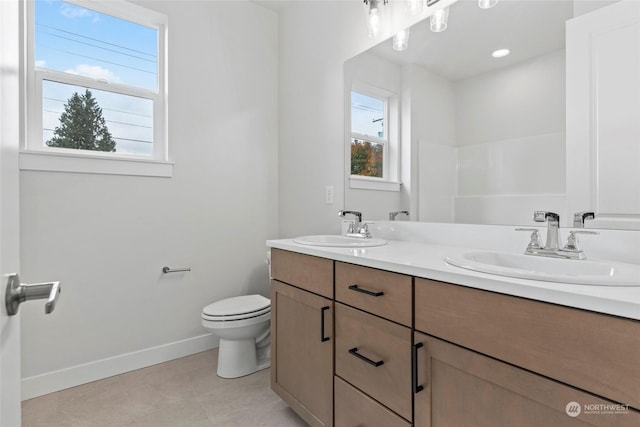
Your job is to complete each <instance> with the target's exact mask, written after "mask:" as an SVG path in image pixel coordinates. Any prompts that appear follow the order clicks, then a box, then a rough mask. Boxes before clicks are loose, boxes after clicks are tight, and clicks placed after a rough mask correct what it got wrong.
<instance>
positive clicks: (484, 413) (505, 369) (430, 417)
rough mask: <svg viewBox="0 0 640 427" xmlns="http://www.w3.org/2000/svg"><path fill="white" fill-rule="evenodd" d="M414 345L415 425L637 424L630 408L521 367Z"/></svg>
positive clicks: (430, 343) (446, 346) (420, 337)
mask: <svg viewBox="0 0 640 427" xmlns="http://www.w3.org/2000/svg"><path fill="white" fill-rule="evenodd" d="M415 343H416V345H417V346H418V347H419V348H416V349H415V350H414V351H416V352H417V353H416V354H417V360H418V363H417V368H418V369H417V372H415V374H416V379H417V385H418V386H422V390H421V391H418V392H417V393H416V394H415V419H414V421H415V423H414V425H415V426H416V427H427V426H429V427H450V426H474V427H513V426H518V427H540V426H563V427H564V426H567V427H571V426H602V427H605V426H629V427H631V426H638V425H640V414H639V413H638V412H637V411H634V410H633V409H627V408H626V407H624V406H622V405H616V404H613V403H612V402H609V401H606V400H604V399H601V398H598V397H596V396H594V395H591V394H588V393H585V392H582V391H579V390H577V389H575V388H573V387H568V386H566V385H564V384H562V383H559V382H556V381H553V380H550V379H548V378H545V377H542V376H539V375H536V374H533V373H531V372H529V371H525V370H524V369H519V368H517V367H515V366H512V365H508V364H506V363H503V362H500V361H498V360H496V359H493V358H490V357H487V356H484V355H482V354H479V353H476V352H473V351H470V350H467V349H465V348H463V347H458V346H456V345H453V344H450V343H447V342H445V341H441V340H438V339H436V338H432V337H429V336H427V335H424V334H420V333H417V332H416V333H415ZM420 344H422V346H420ZM604 405H610V406H604ZM609 409H611V410H612V411H613V412H615V411H616V410H617V411H619V413H618V414H609V413H605V412H608V410H609Z"/></svg>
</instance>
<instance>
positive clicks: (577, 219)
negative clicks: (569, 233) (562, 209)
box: [573, 211, 596, 228]
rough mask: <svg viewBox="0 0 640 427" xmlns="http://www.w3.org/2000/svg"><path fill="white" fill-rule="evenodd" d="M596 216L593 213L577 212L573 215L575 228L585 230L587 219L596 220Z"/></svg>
mask: <svg viewBox="0 0 640 427" xmlns="http://www.w3.org/2000/svg"><path fill="white" fill-rule="evenodd" d="M595 217H596V214H595V212H593V211H584V212H576V213H574V214H573V226H574V227H577V228H584V222H585V221H586V220H587V219H595Z"/></svg>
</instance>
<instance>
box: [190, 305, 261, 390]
mask: <svg viewBox="0 0 640 427" xmlns="http://www.w3.org/2000/svg"><path fill="white" fill-rule="evenodd" d="M270 320H271V301H270V300H269V299H268V298H265V297H263V296H262V295H245V296H240V297H233V298H227V299H223V300H221V301H216V302H214V303H212V304H209V305H208V306H206V307H205V308H203V309H202V325H203V326H204V327H205V328H208V329H210V330H211V333H212V334H213V335H215V336H217V337H218V338H219V339H220V347H219V349H218V370H217V373H218V376H220V377H222V378H237V377H242V376H244V375H249V374H252V373H254V372H256V371H259V370H261V369H265V368H268V367H269V366H271V351H270V347H269V345H270V344H271V336H270V330H269V327H270Z"/></svg>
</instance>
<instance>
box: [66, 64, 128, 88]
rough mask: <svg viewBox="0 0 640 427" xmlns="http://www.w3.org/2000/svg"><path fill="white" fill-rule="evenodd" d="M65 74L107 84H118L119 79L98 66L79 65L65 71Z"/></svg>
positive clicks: (109, 71)
mask: <svg viewBox="0 0 640 427" xmlns="http://www.w3.org/2000/svg"><path fill="white" fill-rule="evenodd" d="M65 73H69V74H75V75H77V76H84V77H89V78H92V79H96V80H106V81H108V82H109V83H120V77H118V75H117V74H115V73H114V72H113V71H111V70H108V69H106V68H102V67H101V66H99V65H88V64H79V65H76V66H75V68H71V69H69V70H66V71H65Z"/></svg>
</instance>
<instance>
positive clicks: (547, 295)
mask: <svg viewBox="0 0 640 427" xmlns="http://www.w3.org/2000/svg"><path fill="white" fill-rule="evenodd" d="M267 246H269V247H272V248H278V249H284V250H288V251H293V252H299V253H302V254H307V255H314V256H318V257H322V258H329V259H333V260H336V261H344V262H348V263H352V264H358V265H362V266H366V267H372V268H378V269H381V270H388V271H394V272H397V273H402V274H407V275H411V276H416V277H422V278H425V279H432V280H437V281H441V282H448V283H454V284H458V285H463V286H468V287H471V288H476V289H483V290H487V291H492V292H499V293H502V294H507V295H513V296H518V297H523V298H528V299H532V300H538V301H545V302H549V303H553V304H559V305H564V306H568V307H574V308H580V309H584V310H590V311H595V312H599V313H606V314H611V315H615V316H621V317H626V318H630V319H636V320H640V287H614V286H588V285H575V284H564V283H554V282H542V281H538V280H528V279H516V278H511V277H503V276H496V275H492V274H485V273H478V272H475V271H471V270H465V269H462V268H459V267H455V266H452V265H449V264H447V263H446V262H445V261H444V258H445V257H447V256H450V257H457V256H461V255H462V254H463V253H465V252H469V251H472V250H476V249H477V248H471V247H466V248H465V247H459V246H445V245H440V244H429V243H424V242H415V241H399V240H388V244H387V245H384V246H377V247H370V248H359V249H351V248H336V247H319V246H308V245H301V244H297V243H294V242H293V239H281V240H268V241H267ZM639 279H640V278H639Z"/></svg>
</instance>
